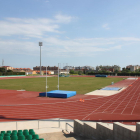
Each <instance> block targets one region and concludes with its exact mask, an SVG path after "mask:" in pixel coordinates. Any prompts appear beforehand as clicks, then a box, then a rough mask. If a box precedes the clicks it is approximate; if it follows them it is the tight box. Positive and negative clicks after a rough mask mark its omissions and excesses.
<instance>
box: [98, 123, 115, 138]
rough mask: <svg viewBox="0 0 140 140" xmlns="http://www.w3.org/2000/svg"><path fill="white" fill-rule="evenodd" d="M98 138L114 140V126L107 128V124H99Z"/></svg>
mask: <svg viewBox="0 0 140 140" xmlns="http://www.w3.org/2000/svg"><path fill="white" fill-rule="evenodd" d="M96 125H97V126H96V129H97V137H96V138H98V139H99V140H106V139H107V140H113V126H112V127H111V126H109V125H108V126H107V125H106V124H105V123H97V124H96Z"/></svg>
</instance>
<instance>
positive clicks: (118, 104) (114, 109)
mask: <svg viewBox="0 0 140 140" xmlns="http://www.w3.org/2000/svg"><path fill="white" fill-rule="evenodd" d="M136 86H137V85H135V86H134V85H133V88H132V90H130V91H129V94H127V96H126V97H125V98H124V99H123V100H122V101H121V102H120V104H121V103H122V102H123V101H124V100H125V99H126V98H127V97H128V96H129V95H130V93H132V91H133V89H134V88H135V87H136ZM120 104H118V106H117V107H116V108H115V109H114V110H113V111H112V113H111V114H113V112H114V111H115V110H116V109H117V108H118V107H119V105H120Z"/></svg>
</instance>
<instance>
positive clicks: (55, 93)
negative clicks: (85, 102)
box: [39, 90, 76, 98]
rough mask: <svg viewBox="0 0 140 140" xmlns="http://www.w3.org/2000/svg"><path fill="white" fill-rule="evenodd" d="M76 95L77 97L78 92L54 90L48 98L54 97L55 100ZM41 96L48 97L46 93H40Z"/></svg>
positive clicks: (48, 93)
mask: <svg viewBox="0 0 140 140" xmlns="http://www.w3.org/2000/svg"><path fill="white" fill-rule="evenodd" d="M75 95H76V91H66V90H52V91H49V92H47V97H54V98H69V97H72V96H75ZM39 96H46V92H43V93H39Z"/></svg>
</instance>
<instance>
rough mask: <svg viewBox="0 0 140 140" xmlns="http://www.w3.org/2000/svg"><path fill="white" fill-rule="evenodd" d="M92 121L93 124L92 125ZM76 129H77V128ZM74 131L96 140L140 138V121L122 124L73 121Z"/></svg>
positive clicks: (134, 139)
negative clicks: (133, 123) (134, 123)
mask: <svg viewBox="0 0 140 140" xmlns="http://www.w3.org/2000/svg"><path fill="white" fill-rule="evenodd" d="M93 123H94V125H93ZM77 129H78V130H77ZM74 133H75V134H77V135H79V134H80V135H81V134H82V133H83V136H85V137H87V138H92V139H96V140H140V123H137V124H136V126H135V125H124V124H122V123H119V122H116V123H95V122H88V123H87V122H84V123H83V122H81V121H79V120H75V121H74Z"/></svg>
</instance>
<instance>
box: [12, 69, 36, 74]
mask: <svg viewBox="0 0 140 140" xmlns="http://www.w3.org/2000/svg"><path fill="white" fill-rule="evenodd" d="M13 72H25V74H26V75H29V74H36V71H33V70H32V69H30V68H13Z"/></svg>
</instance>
